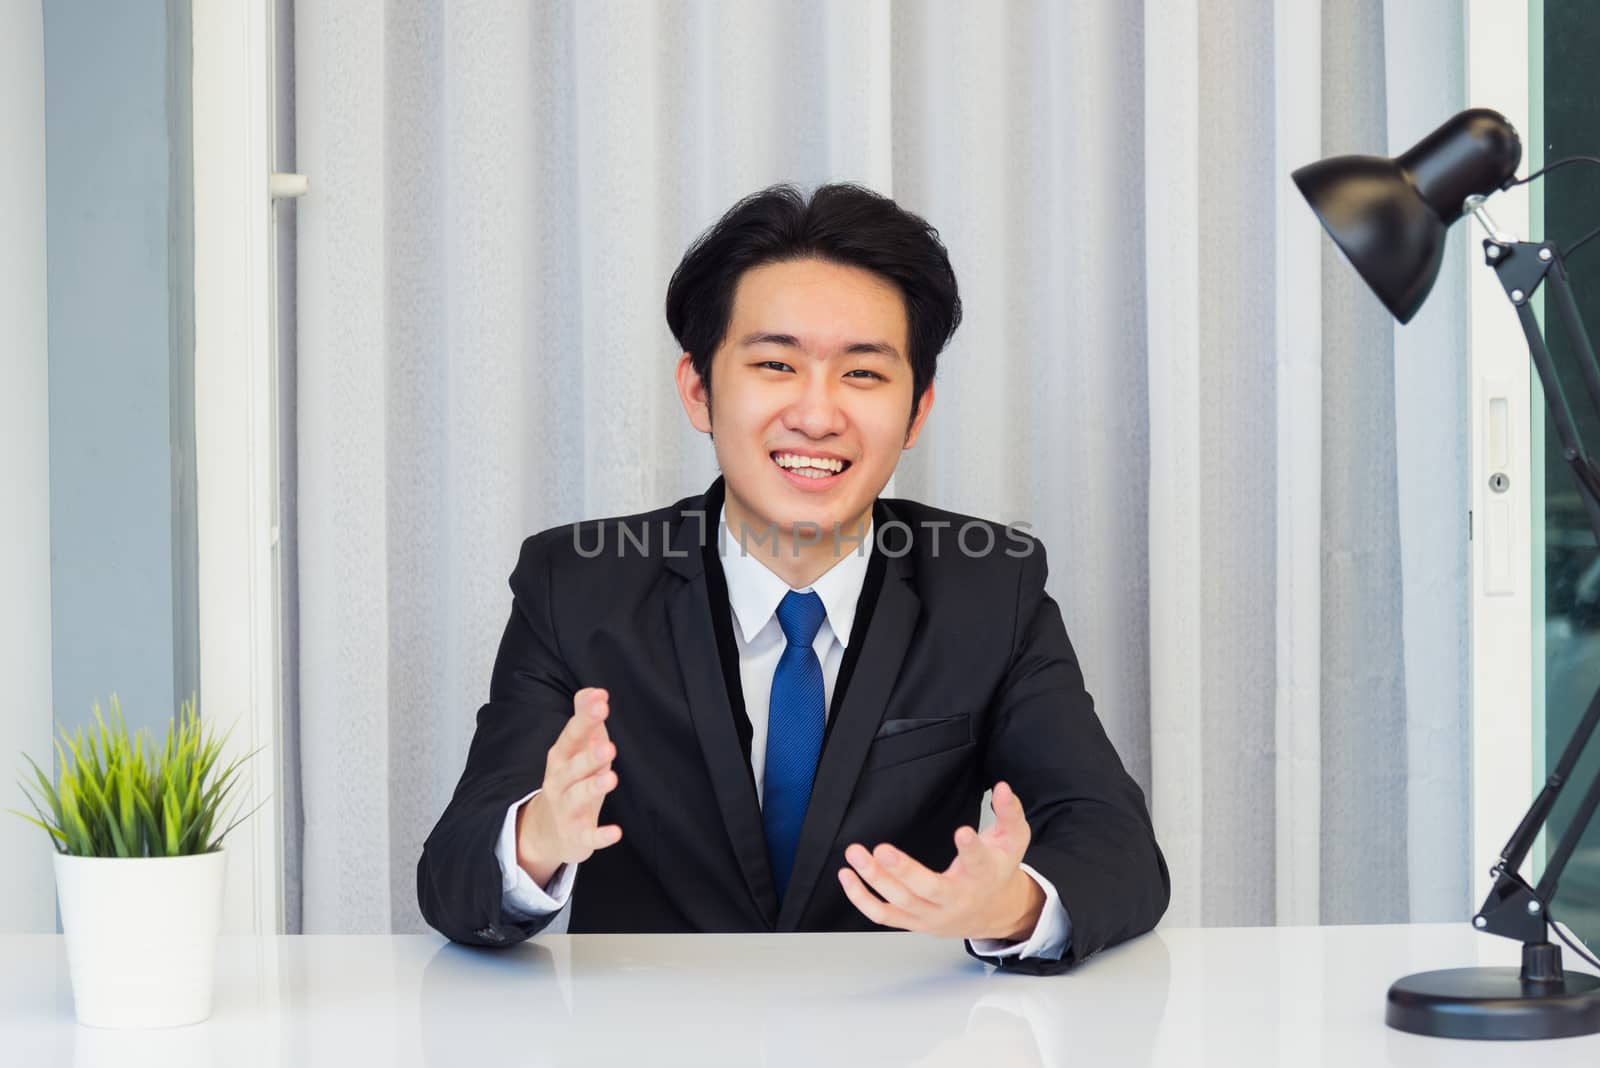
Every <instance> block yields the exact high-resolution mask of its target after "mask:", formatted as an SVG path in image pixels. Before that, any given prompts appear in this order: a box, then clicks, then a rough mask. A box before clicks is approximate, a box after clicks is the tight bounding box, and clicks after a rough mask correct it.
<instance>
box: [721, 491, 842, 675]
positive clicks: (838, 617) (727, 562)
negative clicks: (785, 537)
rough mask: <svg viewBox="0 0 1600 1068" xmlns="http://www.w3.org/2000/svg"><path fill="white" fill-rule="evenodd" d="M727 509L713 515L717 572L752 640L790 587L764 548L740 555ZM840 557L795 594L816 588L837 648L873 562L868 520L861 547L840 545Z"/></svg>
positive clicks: (747, 638)
mask: <svg viewBox="0 0 1600 1068" xmlns="http://www.w3.org/2000/svg"><path fill="white" fill-rule="evenodd" d="M727 524H728V509H727V506H726V505H724V506H723V507H722V510H721V511H720V512H719V513H718V514H717V535H718V537H717V551H718V553H719V554H720V555H721V557H722V574H723V577H724V578H725V579H726V580H727V583H728V603H729V604H730V605H732V606H733V616H734V619H736V620H737V621H738V623H739V630H740V632H741V633H743V635H744V640H745V641H746V642H752V641H754V640H755V637H756V635H757V634H759V633H761V629H762V628H763V627H765V626H766V625H767V623H768V621H769V620H771V619H772V617H773V616H774V615H776V614H777V611H778V603H779V602H780V601H782V600H783V595H784V594H786V593H788V592H789V584H788V583H787V582H785V581H783V579H781V578H779V577H778V576H777V575H776V574H775V573H774V572H773V571H772V569H771V568H769V567H767V565H766V563H765V561H763V560H762V559H761V553H762V552H763V551H765V549H764V548H758V547H756V546H750V547H749V548H748V549H747V550H746V551H745V552H740V549H739V539H738V537H737V536H736V535H735V534H734V533H733V532H732V531H731V530H729V529H728V525H727ZM840 546H841V555H840V557H839V560H838V562H837V563H835V564H834V565H833V566H832V567H830V568H829V569H828V570H827V571H826V572H824V573H823V574H822V575H821V576H820V577H818V578H817V580H816V581H815V582H813V583H812V584H811V585H809V586H807V587H805V588H804V589H801V590H797V591H795V592H797V593H804V592H806V590H815V591H816V594H817V596H818V597H820V598H822V607H823V608H824V609H825V610H826V611H827V615H828V626H829V628H830V629H831V630H832V631H833V634H834V637H836V638H838V639H839V644H840V645H842V646H845V647H846V648H848V647H849V645H850V628H851V626H852V625H853V624H854V623H855V617H856V602H858V601H859V600H861V587H862V584H863V583H865V582H866V580H867V563H868V561H869V560H870V559H871V558H872V520H871V519H870V518H869V519H868V520H867V532H866V534H865V535H864V536H863V537H862V539H861V547H860V548H859V549H857V548H856V546H854V545H851V544H849V543H848V542H841V543H840Z"/></svg>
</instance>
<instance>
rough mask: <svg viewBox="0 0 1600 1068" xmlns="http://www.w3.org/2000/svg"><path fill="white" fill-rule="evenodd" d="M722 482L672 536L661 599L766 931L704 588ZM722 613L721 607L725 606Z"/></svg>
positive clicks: (761, 878)
mask: <svg viewBox="0 0 1600 1068" xmlns="http://www.w3.org/2000/svg"><path fill="white" fill-rule="evenodd" d="M720 489H721V479H718V481H717V484H716V485H714V486H713V487H712V491H711V492H710V493H707V494H706V496H705V498H704V499H703V502H702V503H701V505H700V507H701V511H700V513H699V514H698V515H696V514H694V513H693V512H692V511H686V513H685V517H684V518H683V519H682V520H681V521H680V522H679V525H678V529H677V531H676V533H675V534H674V538H673V552H672V554H671V555H670V556H669V557H668V560H667V563H668V566H669V567H670V568H671V569H672V570H673V571H675V572H677V573H678V574H679V575H680V576H682V577H683V579H684V580H685V581H684V582H683V584H682V585H680V586H679V587H678V588H677V589H676V590H675V591H673V592H672V593H671V594H670V595H669V597H668V601H667V616H668V621H669V623H670V630H671V633H672V641H673V645H674V646H675V648H676V650H677V653H678V664H679V668H680V670H681V671H682V672H683V684H684V693H685V695H686V696H687V698H688V701H689V714H690V716H691V717H692V719H693V720H694V728H695V734H696V736H697V737H698V739H699V742H700V749H701V751H702V752H703V753H704V755H705V763H706V770H707V772H708V774H709V775H710V776H711V786H712V789H713V791H714V792H715V794H716V797H717V803H718V805H719V806H720V807H721V809H722V821H723V823H724V825H725V826H726V828H727V831H728V838H729V840H730V841H731V842H732V844H733V852H734V855H735V856H736V857H737V858H738V861H739V869H740V871H741V872H742V873H743V875H744V881H745V885H746V886H747V887H748V888H749V890H750V894H751V897H752V898H753V900H754V904H755V907H756V909H757V911H758V912H759V913H760V915H761V917H762V919H763V920H764V922H765V924H766V926H767V928H768V929H769V930H770V929H772V928H773V926H774V925H775V923H776V921H777V915H778V896H777V891H776V889H775V888H774V886H773V882H772V866H771V863H770V862H769V861H768V859H767V838H766V832H765V831H764V830H763V829H762V826H761V808H760V804H759V802H758V800H757V798H756V793H755V786H754V784H753V783H752V782H751V778H750V766H749V764H748V763H747V761H746V759H745V755H744V749H743V747H742V746H741V745H740V742H739V736H738V732H737V730H736V729H735V727H734V720H733V708H732V705H731V704H730V703H729V699H728V689H727V682H726V679H725V677H724V675H723V671H722V662H721V659H720V657H719V656H718V654H717V642H716V631H715V629H714V624H713V622H712V618H711V603H710V600H709V597H708V594H707V592H706V573H705V563H704V559H703V557H702V555H701V553H702V549H703V546H704V544H705V543H704V540H703V539H704V538H715V537H716V522H717V512H718V509H719V507H720V503H721V502H720V496H721V494H720V493H719V492H718V491H719V490H720ZM723 610H724V611H726V610H727V608H726V605H724V606H723Z"/></svg>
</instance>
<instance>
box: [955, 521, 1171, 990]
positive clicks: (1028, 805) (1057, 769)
mask: <svg viewBox="0 0 1600 1068" xmlns="http://www.w3.org/2000/svg"><path fill="white" fill-rule="evenodd" d="M1029 545H1030V546H1031V549H1032V551H1031V552H1030V553H1029V554H1028V555H1027V556H1026V557H1024V558H1023V559H1022V560H1021V565H1022V566H1021V573H1020V575H1019V578H1018V583H1019V584H1018V590H1017V617H1016V622H1015V635H1016V636H1015V638H1014V639H1013V652H1012V658H1011V663H1010V665H1009V667H1008V669H1007V673H1006V678H1005V680H1004V682H1003V683H1002V684H1001V687H1000V691H999V693H998V695H997V696H996V699H995V704H994V706H993V707H992V709H991V712H990V717H989V730H988V734H987V737H986V739H985V745H984V754H983V761H984V775H985V781H986V782H989V783H991V784H992V783H995V782H998V781H1001V780H1004V781H1006V782H1008V783H1010V784H1011V787H1012V789H1013V790H1014V791H1016V794H1017V796H1018V797H1019V798H1020V799H1021V800H1022V804H1023V808H1024V810H1025V811H1026V813H1027V817H1028V825H1029V827H1030V828H1031V830H1032V840H1031V841H1030V843H1029V845H1028V849H1027V852H1026V853H1025V854H1024V855H1023V860H1024V861H1026V862H1027V863H1028V864H1030V865H1032V866H1033V867H1034V868H1036V869H1038V871H1039V872H1040V873H1042V874H1043V875H1044V877H1045V878H1047V879H1049V880H1050V882H1051V883H1052V884H1054V886H1055V888H1056V890H1057V892H1058V893H1059V894H1060V896H1061V904H1062V905H1063V906H1064V907H1065V909H1066V911H1067V915H1068V916H1070V917H1071V918H1072V940H1071V944H1070V945H1069V946H1068V947H1067V950H1066V952H1065V953H1064V954H1062V957H1061V959H1060V960H1047V959H1043V958H1039V957H1004V958H996V957H984V956H981V955H980V954H977V953H976V952H973V954H972V955H973V956H976V957H978V958H979V959H980V960H984V961H987V962H989V963H992V964H998V965H999V966H1000V967H1002V968H1006V969H1008V970H1014V971H1023V972H1030V973H1033V974H1037V975H1049V974H1053V973H1055V972H1061V971H1066V970H1067V969H1069V968H1072V967H1073V966H1074V965H1076V964H1078V963H1079V962H1081V961H1083V960H1085V959H1087V958H1088V957H1090V956H1092V955H1093V954H1095V953H1096V952H1098V951H1099V950H1101V949H1103V948H1105V947H1106V946H1110V945H1115V944H1116V943H1118V942H1121V941H1124V940H1126V939H1129V938H1132V937H1134V936H1135V935H1139V934H1143V933H1144V932H1146V931H1148V930H1150V929H1151V928H1153V927H1154V926H1155V925H1156V922H1157V921H1158V920H1160V919H1161V914H1162V913H1163V912H1165V911H1166V908H1167V901H1168V898H1169V896H1170V893H1171V879H1170V877H1169V876H1168V874H1167V864H1166V860H1165V859H1164V858H1163V857H1162V855H1161V849H1160V847H1159V846H1157V845H1156V839H1155V830H1154V827H1153V825H1152V823H1151V820H1150V811H1149V809H1148V807H1146V805H1145V797H1144V791H1142V790H1141V789H1140V788H1139V784H1138V783H1136V782H1134V781H1133V778H1132V776H1130V775H1129V774H1128V772H1127V770H1126V769H1125V768H1124V767H1123V765H1122V760H1121V759H1120V758H1119V757H1118V756H1117V751H1116V750H1115V749H1114V748H1112V745H1111V742H1110V740H1109V739H1108V738H1107V737H1106V734H1105V730H1104V729H1103V728H1102V727H1101V725H1100V719H1099V717H1098V716H1096V715H1095V711H1094V700H1093V699H1092V698H1091V697H1090V696H1089V694H1088V692H1087V691H1086V690H1085V689H1084V684H1083V673H1082V671H1081V670H1080V669H1079V667H1078V659H1077V656H1076V654H1075V653H1074V652H1073V650H1072V644H1071V642H1070V641H1068V639H1067V630H1066V627H1065V625H1064V624H1063V623H1062V621H1061V611H1060V609H1059V608H1058V607H1057V605H1056V602H1055V601H1054V599H1052V598H1051V597H1050V595H1049V594H1048V593H1046V592H1045V588H1044V580H1045V576H1046V575H1047V574H1048V572H1049V567H1048V564H1047V563H1046V560H1045V551H1044V545H1043V544H1042V543H1040V542H1038V541H1030V542H1029ZM968 951H969V952H972V950H971V948H970V947H969V950H968Z"/></svg>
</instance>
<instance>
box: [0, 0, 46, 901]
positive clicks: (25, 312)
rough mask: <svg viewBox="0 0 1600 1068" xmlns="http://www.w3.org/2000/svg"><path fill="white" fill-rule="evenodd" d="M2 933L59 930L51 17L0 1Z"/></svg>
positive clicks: (27, 5)
mask: <svg viewBox="0 0 1600 1068" xmlns="http://www.w3.org/2000/svg"><path fill="white" fill-rule="evenodd" d="M0 101H5V104H4V106H3V107H0V159H3V160H5V161H6V163H5V166H3V167H0V205H4V210H3V211H0V375H3V380H4V382H5V386H4V388H0V485H4V486H5V496H6V498H7V499H6V504H5V506H4V507H0V591H3V593H0V679H3V680H5V683H4V688H3V689H0V857H4V858H5V860H6V867H7V869H8V871H7V873H6V877H5V878H4V879H0V932H50V931H54V930H55V907H54V883H53V882H52V879H51V873H50V852H51V849H50V844H49V840H48V838H47V837H46V836H45V833H44V832H43V831H41V830H39V829H38V828H37V827H34V826H32V825H31V824H28V823H24V822H23V821H22V820H19V819H17V817H15V816H12V815H9V814H7V813H5V812H4V810H5V809H9V808H16V809H23V810H26V808H27V806H26V804H25V803H24V802H23V799H22V796H21V792H20V790H19V789H18V787H17V785H16V779H17V774H16V772H17V769H18V768H19V767H21V766H22V754H23V753H27V754H29V755H30V756H32V757H33V758H34V759H35V760H38V761H40V763H41V764H42V765H43V766H44V767H45V768H46V770H47V771H48V770H49V768H50V767H51V762H50V759H49V745H50V710H51V707H52V700H51V682H50V421H49V410H50V405H49V400H50V397H49V364H48V361H47V349H46V345H45V336H46V332H45V317H46V313H47V307H46V303H45V266H46V263H45V193H44V21H43V14H42V11H41V8H40V5H39V4H37V3H9V4H0Z"/></svg>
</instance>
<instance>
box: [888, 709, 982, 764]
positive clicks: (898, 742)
mask: <svg viewBox="0 0 1600 1068" xmlns="http://www.w3.org/2000/svg"><path fill="white" fill-rule="evenodd" d="M971 744H972V725H971V717H969V716H964V715H962V716H936V717H916V718H910V719H886V720H884V721H883V722H882V723H881V724H879V726H878V733H877V734H875V735H873V738H872V747H871V748H870V749H868V750H867V759H866V762H865V763H864V764H862V766H861V770H862V771H872V770H873V769H875V768H887V767H892V766H893V765H895V764H904V763H907V762H908V761H912V760H920V759H921V758H923V757H928V756H934V755H936V754H938V753H944V752H947V751H949V750H952V749H961V748H963V747H965V746H968V745H971Z"/></svg>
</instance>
